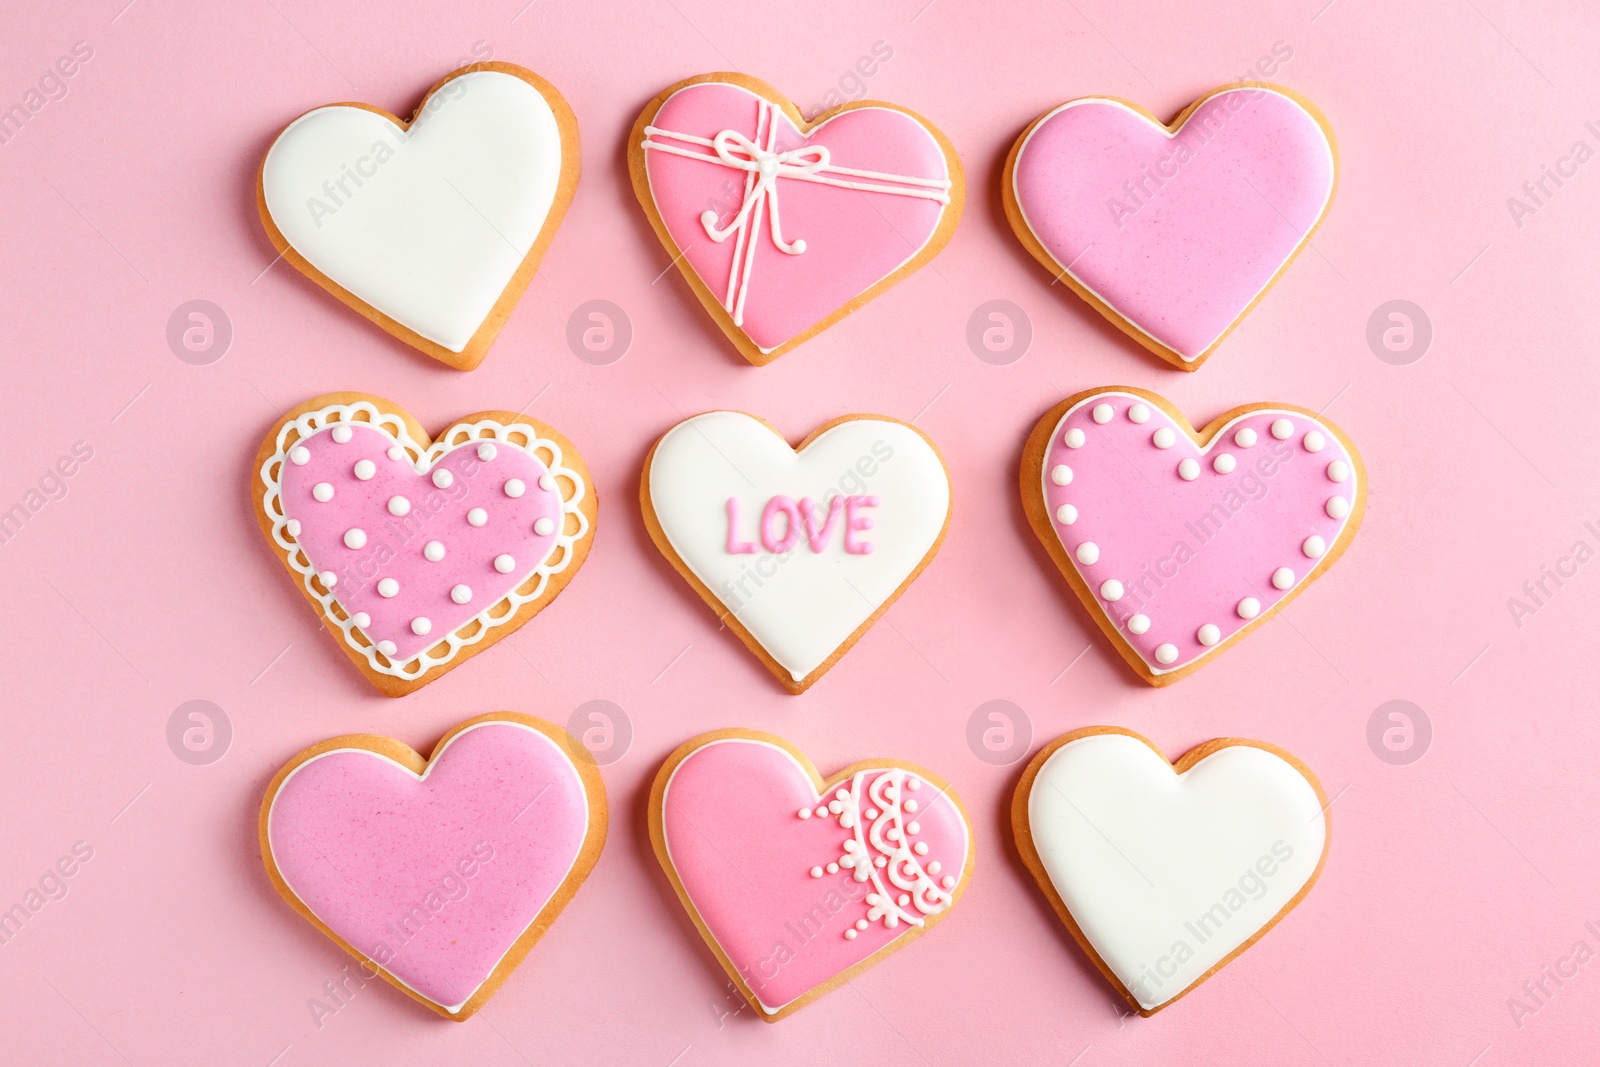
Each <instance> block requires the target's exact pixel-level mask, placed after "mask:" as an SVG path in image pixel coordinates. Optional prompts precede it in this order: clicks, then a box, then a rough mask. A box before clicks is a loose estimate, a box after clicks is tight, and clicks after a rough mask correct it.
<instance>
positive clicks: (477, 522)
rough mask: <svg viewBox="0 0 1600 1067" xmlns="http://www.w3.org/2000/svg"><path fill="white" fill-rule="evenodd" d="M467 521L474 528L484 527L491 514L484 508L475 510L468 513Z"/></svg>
mask: <svg viewBox="0 0 1600 1067" xmlns="http://www.w3.org/2000/svg"><path fill="white" fill-rule="evenodd" d="M467 521H468V522H469V523H471V524H472V525H474V526H482V525H483V524H484V523H486V522H488V521H489V513H488V512H487V511H484V510H483V509H482V508H473V509H472V510H471V511H469V512H467Z"/></svg>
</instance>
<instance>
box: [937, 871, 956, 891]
mask: <svg viewBox="0 0 1600 1067" xmlns="http://www.w3.org/2000/svg"><path fill="white" fill-rule="evenodd" d="M939 884H940V885H942V886H944V887H945V888H946V889H954V888H955V887H956V880H955V879H954V878H952V877H950V876H949V875H948V874H947V875H945V876H944V880H943V881H941V882H940V883H939Z"/></svg>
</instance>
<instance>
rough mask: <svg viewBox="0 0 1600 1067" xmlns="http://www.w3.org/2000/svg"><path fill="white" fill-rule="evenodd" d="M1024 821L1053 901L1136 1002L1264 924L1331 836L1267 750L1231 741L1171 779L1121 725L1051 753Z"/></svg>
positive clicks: (1183, 978)
mask: <svg viewBox="0 0 1600 1067" xmlns="http://www.w3.org/2000/svg"><path fill="white" fill-rule="evenodd" d="M1028 821H1029V824H1030V828H1031V833H1032V837H1033V844H1034V847H1035V849H1037V851H1038V854H1039V859H1040V861H1041V862H1042V863H1043V865H1044V868H1045V871H1046V872H1047V873H1048V875H1049V878H1050V881H1051V883H1052V884H1053V885H1054V887H1055V890H1056V893H1057V894H1058V895H1059V896H1060V898H1061V900H1062V903H1064V904H1065V905H1066V908H1067V910H1068V911H1069V912H1071V914H1072V918H1073V920H1074V921H1075V922H1076V923H1077V924H1078V926H1079V928H1080V929H1081V931H1082V932H1083V935H1084V937H1085V938H1086V939H1087V940H1088V942H1089V943H1090V945H1092V946H1093V947H1094V951H1095V953H1096V954H1097V955H1098V956H1099V957H1100V959H1101V960H1102V961H1103V962H1104V963H1105V965H1106V966H1107V967H1108V968H1109V969H1110V970H1111V972H1112V973H1113V974H1114V975H1116V977H1117V980H1118V981H1119V982H1121V983H1122V985H1123V987H1124V988H1125V989H1127V990H1128V992H1129V993H1131V994H1133V996H1134V997H1135V998H1136V999H1137V1000H1138V1002H1139V1003H1140V1005H1141V1006H1142V1007H1144V1008H1146V1009H1150V1008H1156V1007H1159V1006H1160V1005H1162V1004H1165V1003H1167V1002H1168V1001H1170V1000H1172V999H1173V998H1174V997H1176V996H1178V995H1179V994H1180V993H1182V992H1183V991H1184V990H1186V989H1188V988H1189V987H1190V986H1192V985H1193V984H1194V983H1195V982H1196V981H1198V980H1199V979H1200V978H1201V977H1202V976H1204V975H1205V973H1206V972H1207V971H1208V970H1210V969H1211V968H1212V967H1213V966H1215V965H1216V964H1217V963H1218V962H1219V961H1221V960H1222V959H1223V958H1224V957H1226V956H1228V955H1229V954H1230V953H1231V952H1233V951H1234V950H1235V949H1237V948H1238V947H1239V946H1240V945H1242V944H1244V943H1245V942H1246V941H1248V940H1249V939H1250V938H1251V937H1253V936H1254V935H1255V934H1256V933H1257V932H1258V931H1259V930H1261V929H1262V928H1263V927H1265V926H1267V925H1269V924H1270V923H1271V922H1273V921H1274V919H1275V917H1276V916H1277V914H1278V912H1279V911H1281V910H1282V909H1283V907H1284V906H1285V905H1286V904H1288V903H1289V902H1290V901H1291V900H1293V899H1294V897H1295V896H1296V894H1298V893H1299V892H1300V890H1301V889H1302V887H1304V886H1305V885H1306V883H1307V882H1308V881H1310V880H1311V878H1312V877H1313V876H1314V875H1315V874H1316V872H1317V870H1318V867H1319V866H1320V864H1321V861H1322V853H1323V850H1324V847H1325V845H1326V843H1327V839H1328V825H1327V819H1326V817H1325V814H1324V812H1323V810H1322V802H1321V800H1319V798H1318V796H1317V791H1316V789H1315V788H1314V787H1313V786H1312V784H1311V783H1310V782H1309V781H1307V779H1306V777H1305V776H1304V775H1303V774H1302V773H1301V772H1300V770H1299V769H1298V768H1296V767H1295V766H1294V765H1293V764H1291V763H1289V762H1288V761H1286V760H1284V759H1282V758H1281V757H1279V756H1277V755H1275V754H1273V753H1272V752H1268V751H1265V750H1264V749H1260V748H1255V747H1252V746H1249V745H1234V746H1231V747H1227V748H1223V749H1220V750H1218V751H1216V752H1213V753H1212V754H1210V755H1208V756H1206V757H1205V758H1203V759H1201V760H1199V761H1198V762H1196V763H1195V764H1193V765H1192V766H1190V767H1189V769H1188V770H1187V771H1185V772H1184V773H1183V774H1181V775H1180V774H1175V773H1174V772H1173V768H1172V766H1171V764H1169V763H1168V762H1167V761H1166V760H1165V759H1164V758H1162V757H1161V756H1160V755H1159V754H1158V753H1157V752H1155V751H1154V750H1153V749H1152V748H1151V747H1150V746H1149V745H1148V744H1146V743H1145V742H1144V741H1143V740H1142V739H1141V738H1137V737H1132V736H1129V735H1127V734H1122V733H1103V734H1092V735H1089V736H1085V737H1080V738H1078V739H1076V740H1073V741H1069V742H1067V743H1066V744H1064V745H1062V746H1061V747H1060V748H1058V749H1057V750H1056V751H1055V752H1054V753H1053V754H1052V755H1051V756H1050V757H1049V758H1048V759H1047V760H1046V761H1045V763H1044V765H1043V766H1042V767H1041V768H1040V769H1039V773H1038V776H1037V777H1036V778H1035V779H1034V782H1033V787H1032V789H1031V790H1030V792H1029V794H1028Z"/></svg>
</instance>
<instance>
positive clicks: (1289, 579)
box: [1272, 567, 1294, 589]
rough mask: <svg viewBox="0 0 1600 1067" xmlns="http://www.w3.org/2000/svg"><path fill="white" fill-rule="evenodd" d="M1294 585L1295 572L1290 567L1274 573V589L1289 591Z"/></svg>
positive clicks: (1281, 568) (1280, 568)
mask: <svg viewBox="0 0 1600 1067" xmlns="http://www.w3.org/2000/svg"><path fill="white" fill-rule="evenodd" d="M1293 584H1294V571H1292V570H1290V569H1289V568H1288V567H1279V568H1278V569H1277V570H1275V571H1273V572H1272V588H1274V589H1287V588H1289V587H1290V586H1291V585H1293Z"/></svg>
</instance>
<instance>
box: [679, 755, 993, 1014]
mask: <svg viewBox="0 0 1600 1067" xmlns="http://www.w3.org/2000/svg"><path fill="white" fill-rule="evenodd" d="M886 776H888V777H886ZM857 777H858V778H859V779H860V781H859V782H857V781H856V780H855V779H852V780H850V781H846V782H841V783H839V784H837V785H835V786H832V787H830V788H829V789H828V790H827V791H826V793H824V794H823V795H822V796H821V797H819V796H818V795H817V792H816V790H815V788H814V787H813V785H812V781H811V778H810V777H809V775H807V773H806V772H805V770H804V768H802V767H801V766H800V764H799V763H797V762H796V761H795V759H794V758H793V757H792V756H790V755H789V754H788V753H787V752H786V751H784V750H783V749H781V748H778V747H777V746H774V745H771V744H768V743H766V742H762V741H754V740H746V739H729V740H724V741H717V742H713V743H712V744H709V745H707V746H705V747H704V748H701V749H698V750H696V751H695V752H693V753H691V754H690V755H689V756H688V757H687V758H686V759H685V760H684V761H683V762H682V763H680V764H679V765H678V767H677V768H676V770H675V771H674V772H673V775H672V778H671V780H670V782H669V783H668V786H667V789H666V792H665V795H664V797H663V814H662V822H663V833H664V835H665V838H666V842H667V847H668V851H669V854H670V856H671V858H672V863H673V867H674V869H675V870H676V871H677V874H678V879H679V881H680V882H681V883H682V884H683V887H684V890H685V892H686V893H687V894H688V896H689V899H690V901H692V902H693V904H694V907H695V910H696V911H697V912H699V914H700V917H701V919H702V920H703V921H704V922H705V924H706V926H707V927H708V928H709V929H710V931H711V934H712V936H713V937H714V938H715V939H716V942H717V944H718V945H719V946H720V947H721V948H722V950H723V952H724V953H725V954H726V955H727V956H728V958H729V959H730V960H732V961H733V963H734V965H735V966H737V967H738V968H739V972H740V974H741V976H742V977H743V979H744V981H745V983H746V984H747V985H748V986H749V987H750V988H751V989H753V990H754V991H755V993H756V995H757V996H758V997H759V998H760V1000H761V1002H762V1003H763V1004H764V1005H766V1006H767V1007H768V1008H769V1009H770V1010H774V1011H775V1010H777V1009H778V1008H779V1007H781V1006H783V1005H784V1004H787V1003H789V1002H791V1001H793V1000H795V999H797V998H799V997H800V996H802V995H804V994H805V993H806V992H808V991H809V990H811V989H813V988H815V987H816V986H818V985H820V984H821V983H823V982H826V981H827V980H829V979H830V978H833V977H834V976H836V975H838V974H839V973H840V972H841V971H844V970H846V969H848V968H849V967H852V966H854V965H855V964H857V963H859V962H861V961H862V960H864V959H866V958H868V957H869V956H871V955H872V954H873V953H875V952H877V951H879V950H880V949H882V948H883V947H884V946H886V945H888V944H890V943H891V942H893V941H894V940H895V939H896V938H899V937H902V936H904V935H905V933H906V932H907V931H908V930H911V929H915V928H916V927H915V926H914V925H912V924H910V923H908V922H907V921H906V920H905V919H904V918H902V916H909V917H911V918H916V919H923V917H924V915H925V914H926V913H925V912H924V911H923V910H922V909H921V908H919V907H918V905H917V902H916V898H917V895H918V890H917V889H916V888H906V887H908V886H917V885H920V886H921V892H922V894H923V901H924V904H925V905H927V906H928V907H929V908H931V909H933V911H934V912H937V910H940V905H939V903H938V901H937V899H933V898H931V897H930V896H929V894H933V896H934V897H937V896H940V895H942V896H943V898H944V900H945V901H946V902H947V901H948V899H949V894H950V893H951V892H953V891H954V890H955V889H956V888H957V881H958V880H959V878H960V877H961V875H962V871H963V868H964V866H965V864H966V857H967V849H968V847H969V846H968V839H967V827H966V823H965V821H964V820H963V819H962V817H961V814H960V812H959V811H958V810H957V809H956V807H955V805H954V804H953V803H952V802H951V801H950V800H949V799H948V797H945V796H942V795H941V794H940V791H939V790H938V789H937V788H935V787H934V786H932V785H931V784H929V783H927V782H924V781H922V780H921V779H920V778H918V777H917V776H916V775H915V774H911V773H909V772H905V771H899V770H895V769H888V770H882V771H868V772H866V773H864V774H862V775H859V776H857ZM841 789H843V790H845V791H846V793H847V795H854V796H855V797H857V798H858V799H859V803H858V804H857V805H856V810H858V811H859V813H860V814H859V816H858V820H859V826H860V832H859V834H858V833H857V830H856V828H855V827H847V826H845V825H843V824H844V823H846V822H851V821H852V820H851V819H850V818H848V817H844V818H841V816H844V815H846V813H848V812H850V811H851V810H852V808H851V804H850V803H849V802H848V801H847V800H846V801H841V799H840V798H839V796H838V792H839V790H841ZM886 790H887V793H886ZM819 809H820V810H819ZM802 811H804V812H805V813H806V814H805V815H804V817H802V816H801V815H800V813H801V812H802ZM896 835H901V836H898V837H897V836H896ZM874 841H876V842H877V844H874ZM898 843H903V844H904V846H905V848H904V849H903V850H901V849H897V848H896V847H895V846H896V845H897V844H898ZM880 845H881V846H885V847H882V848H880V847H879V846H880ZM896 855H898V856H899V859H898V860H897V859H895V858H894V857H895V856H896ZM857 856H862V857H864V862H866V863H867V864H868V865H869V866H870V867H871V872H872V874H871V876H870V877H869V878H868V879H867V880H865V881H858V880H857V878H856V872H857V871H858V870H859V869H860V866H859V864H858V863H857V862H856V859H855V857H857ZM879 858H882V859H883V860H884V863H883V864H882V866H879V865H878V864H877V862H876V861H877V860H878V859H879ZM846 861H849V862H846ZM830 865H831V867H830ZM918 875H921V876H923V877H922V878H921V879H919V878H918ZM946 880H948V882H947V881H946ZM880 888H881V889H882V890H884V891H886V893H881V892H880ZM884 895H886V896H887V898H888V900H887V901H884V900H882V899H879V898H880V897H882V896H884ZM946 906H947V904H946ZM880 907H888V909H889V912H890V913H891V914H894V925H892V926H891V925H890V924H889V921H888V920H889V917H890V916H889V914H875V909H877V908H880Z"/></svg>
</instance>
